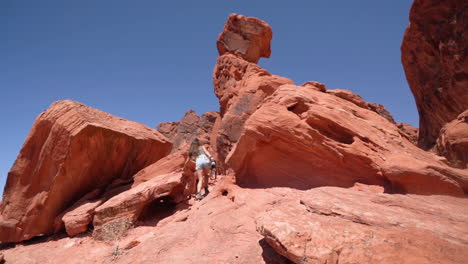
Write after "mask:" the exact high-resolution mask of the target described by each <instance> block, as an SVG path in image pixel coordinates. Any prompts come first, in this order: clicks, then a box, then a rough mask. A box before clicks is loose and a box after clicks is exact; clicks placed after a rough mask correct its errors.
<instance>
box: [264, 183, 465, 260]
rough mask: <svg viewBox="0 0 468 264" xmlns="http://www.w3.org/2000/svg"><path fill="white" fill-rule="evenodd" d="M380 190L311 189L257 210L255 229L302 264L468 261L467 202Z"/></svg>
mask: <svg viewBox="0 0 468 264" xmlns="http://www.w3.org/2000/svg"><path fill="white" fill-rule="evenodd" d="M359 189H360V190H359ZM376 189H377V190H378V188H374V190H371V189H370V188H369V187H368V186H361V187H359V188H358V190H356V188H352V189H343V188H333V187H323V188H317V189H313V190H310V191H307V192H305V193H303V194H302V195H301V197H300V198H299V199H297V200H291V201H283V202H277V203H275V204H274V205H273V206H272V207H271V208H269V209H267V210H266V211H265V212H264V213H261V214H259V216H258V217H257V220H256V223H257V229H258V231H259V232H260V233H261V234H262V235H263V236H264V237H265V239H266V240H267V242H268V243H269V244H270V245H271V246H272V247H273V248H274V249H275V250H276V251H277V252H278V253H280V254H281V255H283V256H285V257H287V258H288V259H289V260H291V261H293V262H294V263H298V264H299V263H454V264H455V263H463V262H465V261H466V259H468V246H467V245H468V243H467V242H468V235H467V234H466V230H467V228H468V224H467V222H468V218H467V215H468V211H467V208H468V207H467V206H468V204H467V202H468V201H467V200H466V199H460V198H452V197H444V196H430V197H424V196H417V195H389V194H383V193H379V192H378V191H375V190H376ZM357 201H359V202H357Z"/></svg>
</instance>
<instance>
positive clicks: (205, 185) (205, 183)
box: [200, 168, 210, 195]
mask: <svg viewBox="0 0 468 264" xmlns="http://www.w3.org/2000/svg"><path fill="white" fill-rule="evenodd" d="M209 177H210V168H204V169H203V185H202V188H204V189H205V195H207V194H208V193H209V191H208V178H209ZM200 191H201V189H200Z"/></svg>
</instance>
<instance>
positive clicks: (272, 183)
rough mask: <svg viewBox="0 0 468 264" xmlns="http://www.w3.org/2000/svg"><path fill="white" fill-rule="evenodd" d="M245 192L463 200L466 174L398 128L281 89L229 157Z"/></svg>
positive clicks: (335, 100) (366, 113) (334, 101)
mask: <svg viewBox="0 0 468 264" xmlns="http://www.w3.org/2000/svg"><path fill="white" fill-rule="evenodd" d="M227 164H228V165H229V166H230V167H231V168H232V169H234V170H235V172H236V177H237V180H238V183H239V184H241V185H243V186H249V187H277V186H287V187H293V188H298V189H302V190H305V189H309V188H313V187H318V186H326V185H332V186H342V187H350V186H352V185H353V184H354V183H356V182H361V183H367V184H375V185H381V186H385V187H386V189H387V191H389V192H410V193H418V194H449V195H457V196H460V195H463V193H464V192H467V191H468V172H466V171H462V170H457V169H452V168H450V167H447V166H446V165H445V164H444V163H443V162H441V161H439V159H438V158H437V156H435V155H433V154H431V153H428V152H425V151H423V150H421V149H419V148H417V147H415V146H414V145H413V144H411V143H410V142H408V141H407V140H406V139H405V138H403V137H402V136H401V135H400V133H399V129H398V128H397V127H396V125H395V124H393V123H391V122H389V121H388V120H387V119H385V118H383V117H382V116H380V115H378V114H377V113H375V112H374V111H371V110H366V109H364V108H362V107H359V106H357V105H356V104H354V103H350V102H349V101H348V100H343V99H341V98H340V97H337V96H333V95H330V94H327V93H323V92H319V91H316V90H315V89H309V88H307V87H302V86H295V85H283V86H281V87H279V88H278V89H277V90H276V92H275V93H274V94H273V95H272V96H270V97H268V99H266V100H265V102H263V103H262V105H261V106H260V108H259V109H258V110H257V111H256V112H255V113H253V114H252V115H251V116H250V118H249V119H248V120H247V121H246V123H245V126H244V130H243V132H242V134H241V136H240V138H239V141H238V143H237V145H236V146H235V147H234V148H233V150H232V151H231V153H230V154H229V156H228V158H227Z"/></svg>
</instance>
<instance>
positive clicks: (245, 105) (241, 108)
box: [213, 54, 293, 161]
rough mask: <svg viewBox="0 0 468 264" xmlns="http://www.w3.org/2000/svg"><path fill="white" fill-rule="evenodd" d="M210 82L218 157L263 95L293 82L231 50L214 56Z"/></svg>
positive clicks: (230, 142)
mask: <svg viewBox="0 0 468 264" xmlns="http://www.w3.org/2000/svg"><path fill="white" fill-rule="evenodd" d="M213 82H214V89H215V93H216V96H217V97H218V98H219V103H220V108H221V116H222V121H221V124H220V127H219V130H218V136H217V142H216V150H217V153H218V155H219V158H220V160H221V161H224V159H225V158H226V156H227V154H228V153H229V151H230V150H231V148H232V146H233V145H234V144H235V143H236V142H237V140H238V139H239V136H240V134H241V132H242V129H243V126H244V123H245V121H246V120H247V119H248V118H249V116H250V115H251V114H252V113H254V112H255V111H256V110H257V107H258V105H259V104H260V103H261V102H262V101H263V99H264V98H266V97H267V96H269V95H271V94H272V93H273V92H274V91H275V90H276V89H277V88H278V87H279V86H281V85H283V84H292V83H293V82H292V81H291V80H289V79H287V78H284V77H280V76H277V75H272V74H270V73H269V72H268V71H266V70H265V69H263V68H261V67H260V66H258V65H257V64H255V63H250V62H248V61H245V60H243V59H242V58H239V57H236V56H234V55H232V54H226V55H222V56H220V57H219V58H218V61H217V64H216V66H215V70H214V74H213Z"/></svg>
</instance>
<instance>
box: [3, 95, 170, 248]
mask: <svg viewBox="0 0 468 264" xmlns="http://www.w3.org/2000/svg"><path fill="white" fill-rule="evenodd" d="M171 147H172V144H171V143H170V142H169V141H168V140H167V139H166V138H165V137H164V136H162V135H161V134H160V133H159V132H158V131H156V130H154V129H151V128H149V127H146V126H144V125H142V124H139V123H135V122H131V121H127V120H124V119H122V118H119V117H116V116H113V115H110V114H108V113H105V112H102V111H99V110H97V109H94V108H91V107H88V106H85V105H83V104H80V103H77V102H73V101H70V100H65V101H58V102H55V103H53V104H52V105H51V106H50V107H49V109H47V110H46V111H45V112H43V113H42V114H40V115H39V117H38V118H37V119H36V121H35V122H34V124H33V127H32V129H31V131H30V133H29V135H28V137H27V138H26V141H25V143H24V145H23V147H22V149H21V152H20V154H19V156H18V157H17V159H16V161H15V163H14V165H13V167H12V169H11V170H10V172H9V173H8V179H7V184H6V186H5V192H4V194H3V203H2V206H1V208H0V211H1V218H0V241H1V242H19V241H22V240H27V239H30V238H32V237H34V236H38V235H42V234H50V233H52V232H53V231H54V227H53V226H54V219H55V218H56V217H57V216H58V215H60V214H61V213H62V212H64V211H65V209H67V207H69V206H70V205H72V204H73V203H74V202H76V201H77V200H79V199H80V198H81V197H82V196H83V195H85V194H86V193H89V192H90V191H92V190H94V189H103V188H105V187H106V186H107V185H108V184H109V183H111V182H112V181H113V180H115V179H117V178H122V179H129V178H131V177H132V176H133V175H134V174H135V173H136V172H138V171H139V170H140V169H142V168H144V167H146V166H148V165H150V164H152V163H154V162H156V161H157V160H159V159H160V158H162V157H164V156H165V155H167V154H168V153H169V152H170V151H171Z"/></svg>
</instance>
